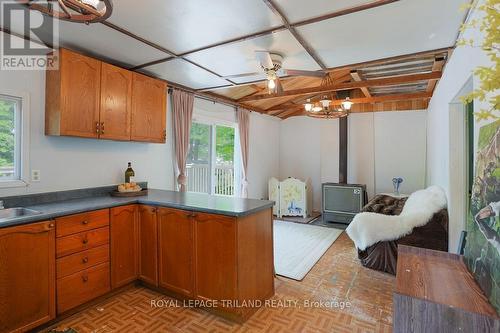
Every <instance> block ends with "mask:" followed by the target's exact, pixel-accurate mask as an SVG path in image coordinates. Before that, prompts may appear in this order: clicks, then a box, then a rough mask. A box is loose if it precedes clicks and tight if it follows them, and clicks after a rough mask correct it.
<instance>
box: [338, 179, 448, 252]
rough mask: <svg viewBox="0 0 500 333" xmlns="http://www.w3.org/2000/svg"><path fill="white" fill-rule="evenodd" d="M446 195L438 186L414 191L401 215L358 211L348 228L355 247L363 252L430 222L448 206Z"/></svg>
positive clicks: (347, 230)
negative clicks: (376, 244)
mask: <svg viewBox="0 0 500 333" xmlns="http://www.w3.org/2000/svg"><path fill="white" fill-rule="evenodd" d="M446 206H447V202H446V194H445V193H444V190H443V189H442V188H441V187H439V186H430V187H428V188H427V189H425V190H420V191H416V192H414V193H412V194H411V195H410V197H409V198H408V200H406V203H405V205H404V207H403V211H402V212H401V214H399V215H395V216H390V215H383V214H377V213H367V212H365V213H359V214H357V215H356V216H355V217H354V219H353V220H352V222H351V223H350V224H349V226H348V227H347V229H346V232H347V234H348V235H349V237H350V238H351V239H352V240H353V242H354V244H355V245H356V247H357V248H358V249H359V250H361V251H364V250H365V249H366V248H367V247H369V246H371V245H373V244H375V243H378V242H382V241H391V240H396V239H399V238H401V237H404V236H406V235H409V234H411V232H412V231H413V228H415V227H420V226H423V225H425V224H427V223H428V222H429V221H430V220H431V218H432V216H433V215H434V214H435V213H437V212H439V211H440V210H441V209H444V208H446Z"/></svg>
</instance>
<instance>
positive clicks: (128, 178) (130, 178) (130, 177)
mask: <svg viewBox="0 0 500 333" xmlns="http://www.w3.org/2000/svg"><path fill="white" fill-rule="evenodd" d="M133 182H135V172H134V169H132V163H131V162H128V168H127V170H125V183H133Z"/></svg>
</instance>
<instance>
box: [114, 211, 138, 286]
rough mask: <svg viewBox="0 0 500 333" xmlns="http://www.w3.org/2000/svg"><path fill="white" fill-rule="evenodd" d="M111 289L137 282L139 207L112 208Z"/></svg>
mask: <svg viewBox="0 0 500 333" xmlns="http://www.w3.org/2000/svg"><path fill="white" fill-rule="evenodd" d="M110 216H111V219H110V220H111V221H110V222H111V287H112V288H113V289H114V288H118V287H121V286H123V285H126V284H127V283H130V282H132V281H135V280H137V277H138V275H139V272H138V270H139V254H138V245H139V221H138V215H137V205H128V206H121V207H116V208H111V213H110Z"/></svg>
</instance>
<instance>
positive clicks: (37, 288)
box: [0, 221, 56, 332]
mask: <svg viewBox="0 0 500 333" xmlns="http://www.w3.org/2000/svg"><path fill="white" fill-rule="evenodd" d="M55 237H56V235H55V228H54V222H51V221H49V222H40V223H34V224H29V225H23V226H16V227H7V228H3V229H0V332H12V331H15V332H24V331H27V330H29V329H31V328H34V327H36V326H39V325H41V324H43V323H45V322H47V321H49V320H51V319H53V318H54V317H55V314H56V307H55V281H56V278H55V260H56V256H55Z"/></svg>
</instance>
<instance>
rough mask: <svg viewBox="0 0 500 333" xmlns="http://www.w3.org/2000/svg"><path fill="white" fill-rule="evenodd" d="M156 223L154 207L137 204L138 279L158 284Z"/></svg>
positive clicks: (154, 284)
mask: <svg viewBox="0 0 500 333" xmlns="http://www.w3.org/2000/svg"><path fill="white" fill-rule="evenodd" d="M157 245H158V224H157V219H156V208H155V207H151V206H142V205H141V206H139V253H140V255H139V279H141V280H142V281H144V282H146V283H149V284H151V285H153V286H156V287H157V286H158V247H157Z"/></svg>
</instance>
